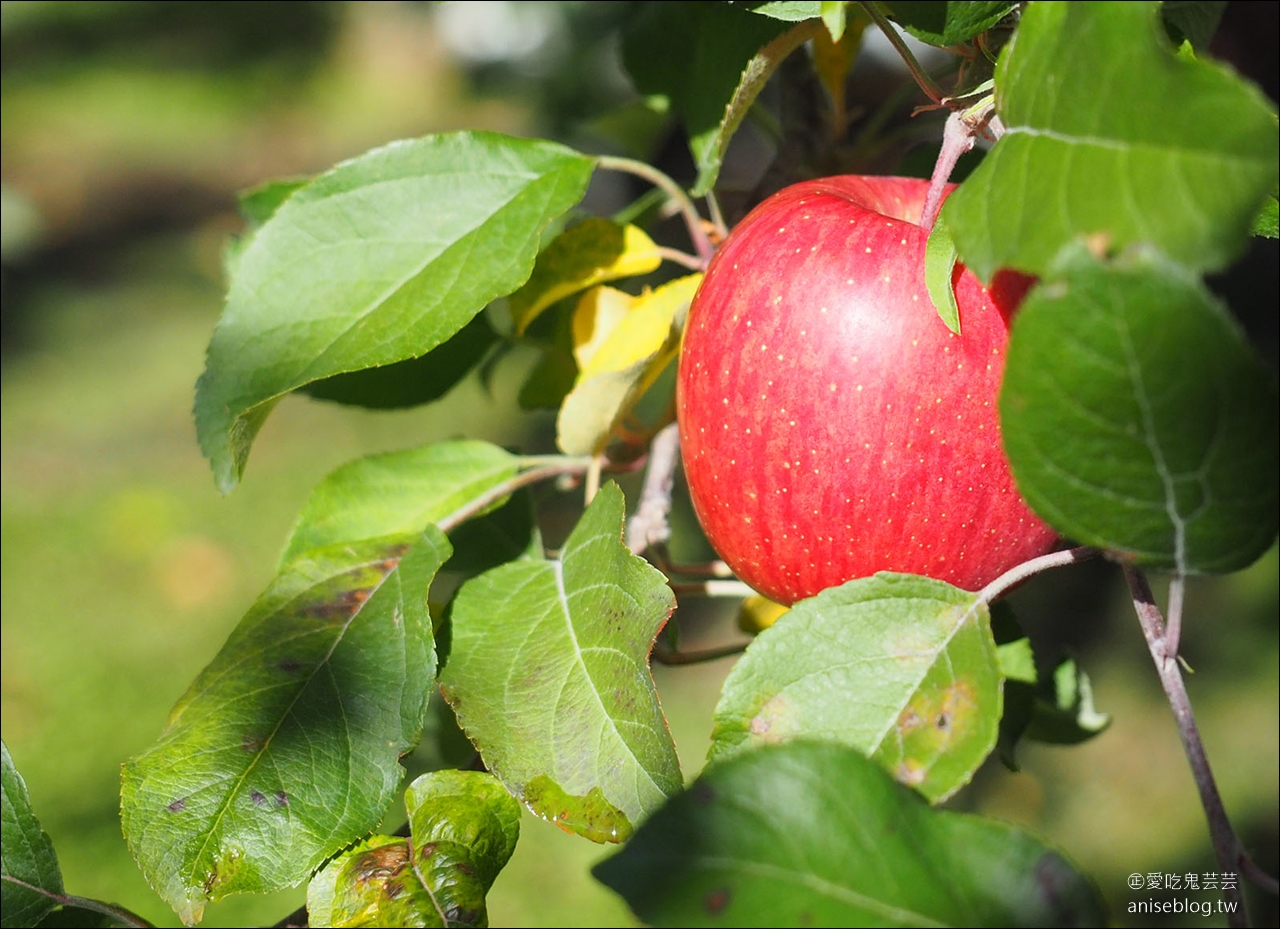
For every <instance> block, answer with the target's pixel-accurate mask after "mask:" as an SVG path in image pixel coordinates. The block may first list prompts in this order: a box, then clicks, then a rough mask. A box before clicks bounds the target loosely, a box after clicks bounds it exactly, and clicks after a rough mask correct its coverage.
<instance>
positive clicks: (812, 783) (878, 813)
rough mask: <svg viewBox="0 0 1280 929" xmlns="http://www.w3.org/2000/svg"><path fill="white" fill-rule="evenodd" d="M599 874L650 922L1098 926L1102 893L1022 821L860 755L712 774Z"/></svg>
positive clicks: (747, 765)
mask: <svg viewBox="0 0 1280 929" xmlns="http://www.w3.org/2000/svg"><path fill="white" fill-rule="evenodd" d="M594 874H595V876H596V877H597V878H598V879H599V880H600V881H602V882H604V883H605V884H607V885H608V886H609V887H611V888H613V889H614V890H616V891H617V892H618V893H620V894H621V895H622V896H623V897H625V898H626V900H627V902H628V903H629V904H630V905H631V908H632V909H633V910H634V911H635V913H636V915H637V916H639V917H640V919H641V920H643V921H644V922H645V923H647V924H649V925H652V926H681V927H687V926H1101V925H1106V922H1107V918H1106V913H1105V911H1104V909H1103V906H1102V901H1101V900H1100V899H1099V897H1098V893H1097V891H1096V890H1094V888H1093V887H1092V886H1091V885H1090V883H1089V881H1088V879H1087V878H1085V877H1082V876H1081V875H1080V874H1079V873H1078V872H1077V871H1076V870H1075V869H1074V868H1073V867H1072V866H1071V865H1070V864H1069V863H1068V862H1067V861H1066V860H1065V859H1064V858H1063V857H1062V856H1061V855H1060V854H1058V853H1057V852H1056V851H1054V850H1053V849H1051V848H1048V847H1047V846H1045V845H1044V844H1043V843H1041V842H1040V841H1039V840H1037V839H1035V838H1033V837H1031V836H1030V835H1028V834H1027V833H1026V832H1024V831H1023V830H1021V829H1018V828H1016V827H1014V826H1009V825H1006V824H1005V823H1000V822H996V821H994V820H988V819H982V818H980V817H977V816H971V815H965V814H961V813H952V812H949V811H946V810H936V809H931V808H930V807H929V806H928V805H927V804H926V803H925V802H924V801H923V800H921V798H920V797H919V795H917V794H915V793H914V792H913V791H911V790H908V789H907V788H905V787H903V786H901V785H900V784H896V783H894V782H893V780H892V779H890V778H889V777H888V775H886V774H885V773H884V771H882V770H881V769H880V768H879V767H878V766H877V765H876V764H874V763H873V762H871V761H868V760H867V759H866V758H865V757H863V756H862V755H861V754H859V753H858V752H857V751H856V750H854V749H851V748H848V747H846V746H843V745H834V744H830V743H812V742H810V743H805V742H797V743H792V744H789V745H781V746H769V747H767V748H762V749H760V750H758V751H754V752H746V753H744V754H742V755H739V756H737V757H735V758H732V759H730V760H729V761H727V762H725V763H724V764H718V765H714V766H713V767H711V768H709V769H708V770H707V771H706V772H705V773H704V774H703V775H702V776H701V777H700V778H698V780H697V782H696V783H694V785H693V786H692V787H690V788H689V790H688V791H686V792H685V793H683V794H681V795H680V796H678V797H675V798H673V799H672V800H671V801H670V802H669V803H668V804H667V805H666V806H664V807H663V808H662V809H661V810H660V811H659V812H658V813H657V814H655V815H654V816H653V818H652V819H650V820H649V821H648V822H647V823H645V824H644V825H643V826H642V827H641V828H640V830H639V832H637V833H636V835H635V836H634V837H633V838H632V840H631V841H630V842H628V843H627V845H626V847H625V848H623V849H622V851H620V852H619V853H618V854H616V855H614V856H613V857H612V858H609V859H608V860H606V861H604V862H602V863H601V864H599V865H597V866H596V868H595V870H594Z"/></svg>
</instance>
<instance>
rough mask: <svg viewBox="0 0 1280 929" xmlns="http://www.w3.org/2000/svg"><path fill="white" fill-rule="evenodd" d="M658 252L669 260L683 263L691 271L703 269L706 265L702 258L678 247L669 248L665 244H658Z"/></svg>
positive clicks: (679, 263)
mask: <svg viewBox="0 0 1280 929" xmlns="http://www.w3.org/2000/svg"><path fill="white" fill-rule="evenodd" d="M658 254H659V255H661V256H662V257H663V258H665V259H667V261H674V262H675V263H676V264H678V265H683V266H684V267H686V268H688V269H689V270H690V271H703V270H705V269H706V265H704V264H703V262H702V259H701V258H699V257H698V256H696V255H690V254H689V253H688V252H682V251H680V249H678V248H667V247H666V246H665V245H659V246H658Z"/></svg>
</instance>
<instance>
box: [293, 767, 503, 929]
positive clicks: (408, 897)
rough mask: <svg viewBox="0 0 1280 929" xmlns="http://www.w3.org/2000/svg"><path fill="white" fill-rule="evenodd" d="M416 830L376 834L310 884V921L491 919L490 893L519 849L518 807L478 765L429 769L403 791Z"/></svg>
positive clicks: (469, 922)
mask: <svg viewBox="0 0 1280 929" xmlns="http://www.w3.org/2000/svg"><path fill="white" fill-rule="evenodd" d="M405 801H406V805H407V806H408V808H409V817H410V827H411V831H412V838H410V839H402V838H397V837H394V836H373V837H372V838H370V839H367V840H366V841H363V842H360V843H359V844H357V845H356V846H355V847H354V848H352V849H350V850H349V851H346V852H343V853H342V854H341V855H339V856H338V857H337V858H335V859H333V860H332V861H330V862H329V863H328V864H327V865H325V867H324V869H323V870H322V871H321V872H320V873H319V874H317V875H316V876H315V877H314V878H313V879H312V881H311V884H310V886H309V887H308V889H307V917H308V921H309V922H310V924H311V925H313V926H335V927H347V926H487V925H488V924H489V922H488V915H487V911H486V908H485V894H487V893H488V891H489V888H490V887H491V886H492V885H493V880H494V878H495V877H497V875H498V872H499V871H501V870H502V868H503V867H504V866H505V865H506V863H507V861H508V860H509V859H510V858H511V853H512V852H513V851H515V847H516V840H517V839H518V838H519V835H520V807H519V805H518V804H517V803H516V801H515V800H513V799H512V798H511V795H510V794H508V793H507V792H506V790H504V789H503V787H502V785H501V784H499V783H498V782H497V781H496V780H494V778H493V777H492V776H491V775H489V774H485V773H482V772H477V771H438V772H435V773H433V774H424V775H423V776H422V777H419V778H418V779H417V780H416V781H414V782H413V784H412V785H410V787H409V790H408V791H407V793H406V795H405Z"/></svg>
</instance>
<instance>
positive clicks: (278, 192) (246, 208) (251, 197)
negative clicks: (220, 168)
mask: <svg viewBox="0 0 1280 929" xmlns="http://www.w3.org/2000/svg"><path fill="white" fill-rule="evenodd" d="M310 183H311V178H309V177H285V178H277V179H275V180H271V181H267V182H266V183H263V184H259V185H258V186H257V187H251V188H250V189H248V190H246V191H243V192H242V193H241V194H240V196H239V198H238V199H239V201H240V215H241V216H243V217H244V218H245V221H246V222H248V223H249V226H250V228H251V229H257V228H258V227H260V226H262V225H263V224H264V223H265V222H266V221H267V220H269V219H270V218H271V217H272V216H274V215H275V214H276V210H278V209H280V207H282V206H283V205H284V202H285V201H286V200H288V199H289V198H290V197H292V196H293V195H294V194H295V193H297V192H298V191H299V190H301V189H302V188H303V187H306V186H307V185H308V184H310Z"/></svg>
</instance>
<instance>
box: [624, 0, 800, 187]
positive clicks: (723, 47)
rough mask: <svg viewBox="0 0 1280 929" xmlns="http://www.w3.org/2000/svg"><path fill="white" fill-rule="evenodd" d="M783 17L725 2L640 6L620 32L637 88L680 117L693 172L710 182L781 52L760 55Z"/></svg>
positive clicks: (707, 184) (700, 183)
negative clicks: (731, 139)
mask: <svg viewBox="0 0 1280 929" xmlns="http://www.w3.org/2000/svg"><path fill="white" fill-rule="evenodd" d="M785 30H786V26H785V24H784V23H782V22H780V21H779V20H777V19H774V18H771V17H768V16H756V15H755V14H753V13H752V12H751V11H749V10H747V9H746V8H744V7H741V6H735V5H731V4H728V3H701V2H689V0H681V2H668V3H650V4H646V5H645V6H644V7H643V9H642V10H641V12H640V13H639V14H638V15H637V16H636V18H635V19H634V20H633V21H632V22H631V23H630V24H629V26H628V28H627V30H626V33H625V34H624V36H623V45H622V54H623V60H624V62H625V64H626V67H627V71H628V72H629V73H630V74H631V77H632V80H634V81H635V85H636V89H637V90H639V91H640V92H641V93H642V94H646V95H649V96H657V97H662V98H664V99H665V100H667V101H668V102H669V104H670V106H671V107H672V108H673V109H674V110H675V111H676V112H677V113H678V114H679V115H680V118H681V120H682V121H683V122H684V126H685V131H686V133H687V134H688V136H689V148H690V149H691V151H692V153H693V160H694V164H695V165H696V166H697V169H698V178H697V181H696V182H695V183H694V188H693V193H694V195H695V196H700V195H702V194H704V193H706V192H707V191H709V190H710V189H711V188H712V187H713V186H715V182H716V176H717V175H718V174H719V172H720V163H721V161H722V160H723V159H724V153H725V149H726V148H728V145H729V139H730V137H731V136H732V135H733V133H734V131H735V130H736V129H737V128H738V125H739V123H741V121H742V117H743V116H745V115H746V112H747V110H748V109H750V107H751V104H752V102H753V101H754V100H755V98H756V95H757V94H758V93H759V92H760V89H761V88H762V87H763V86H764V83H765V81H766V80H767V79H768V76H769V74H771V73H772V71H773V69H774V68H775V67H776V66H777V64H778V63H779V61H781V58H776V57H771V56H765V55H760V54H758V53H759V52H760V51H761V49H763V48H764V47H765V46H766V45H768V44H769V43H770V42H772V41H773V40H774V39H775V38H777V37H778V36H779V35H781V34H782V33H783V32H784V31H785Z"/></svg>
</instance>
